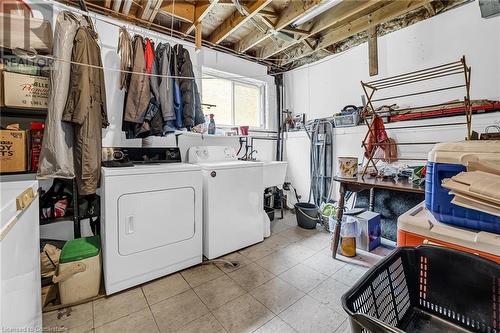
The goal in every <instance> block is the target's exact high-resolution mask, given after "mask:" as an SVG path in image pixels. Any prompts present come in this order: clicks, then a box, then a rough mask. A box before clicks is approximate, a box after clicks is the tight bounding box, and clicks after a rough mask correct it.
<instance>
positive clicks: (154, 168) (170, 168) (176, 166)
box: [101, 163, 201, 177]
mask: <svg viewBox="0 0 500 333" xmlns="http://www.w3.org/2000/svg"><path fill="white" fill-rule="evenodd" d="M101 170H102V175H103V176H104V177H108V176H127V175H147V174H156V173H169V172H190V171H200V170H201V168H200V167H199V166H197V165H196V164H189V163H149V164H135V165H134V166H132V167H116V168H110V167H107V168H106V167H102V168H101Z"/></svg>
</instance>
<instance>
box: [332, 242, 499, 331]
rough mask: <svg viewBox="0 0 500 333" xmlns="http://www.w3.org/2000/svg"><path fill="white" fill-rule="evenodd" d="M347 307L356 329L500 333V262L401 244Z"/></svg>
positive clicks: (349, 296) (346, 300)
mask: <svg viewBox="0 0 500 333" xmlns="http://www.w3.org/2000/svg"><path fill="white" fill-rule="evenodd" d="M342 306H343V307H344V310H345V311H346V312H347V313H348V314H349V317H350V318H349V319H350V321H351V327H352V329H353V332H355V333H358V332H373V333H379V332H426V333H427V332H429V333H432V332H482V333H500V264H498V263H496V262H494V261H490V260H488V259H484V258H482V257H479V256H477V255H474V254H469V253H466V252H461V251H457V250H452V249H447V248H444V247H438V246H431V245H429V246H427V245H426V246H419V247H416V248H414V247H402V248H398V249H397V250H395V251H394V253H392V254H391V255H390V256H388V257H386V258H385V259H384V260H382V261H381V262H379V263H378V264H377V265H376V266H374V267H373V268H372V269H371V270H370V271H368V272H367V273H366V274H365V275H364V276H363V277H362V278H361V279H360V280H359V281H358V282H357V283H356V284H355V285H354V286H353V287H352V288H351V289H350V290H349V291H348V292H347V293H346V294H344V295H343V297H342Z"/></svg>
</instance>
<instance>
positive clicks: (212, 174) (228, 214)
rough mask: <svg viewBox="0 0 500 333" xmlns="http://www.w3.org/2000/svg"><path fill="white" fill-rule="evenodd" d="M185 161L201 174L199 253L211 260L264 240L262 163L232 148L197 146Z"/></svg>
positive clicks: (190, 151)
mask: <svg viewBox="0 0 500 333" xmlns="http://www.w3.org/2000/svg"><path fill="white" fill-rule="evenodd" d="M188 161H189V163H194V164H195V165H197V166H198V167H200V168H201V169H202V174H203V255H204V256H205V257H207V258H208V259H213V258H217V257H220V256H222V255H225V254H227V253H230V252H234V251H237V250H239V249H242V248H244V247H247V246H249V245H252V244H255V243H258V242H261V241H263V240H264V230H263V227H262V225H263V210H262V207H263V163H261V162H253V161H240V160H238V158H237V156H236V152H235V150H234V149H233V148H232V147H223V146H198V147H191V148H190V149H189V152H188Z"/></svg>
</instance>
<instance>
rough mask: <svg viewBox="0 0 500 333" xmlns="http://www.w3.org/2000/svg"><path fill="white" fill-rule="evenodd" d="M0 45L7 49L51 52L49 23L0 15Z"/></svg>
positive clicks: (29, 18) (23, 17)
mask: <svg viewBox="0 0 500 333" xmlns="http://www.w3.org/2000/svg"><path fill="white" fill-rule="evenodd" d="M0 27H2V28H3V30H4V31H3V32H2V33H0V44H2V45H4V46H5V47H7V48H9V49H15V48H21V49H30V48H33V49H35V50H37V51H38V52H39V53H50V52H51V50H52V26H51V25H50V22H49V21H46V20H42V19H39V18H34V17H25V16H22V15H14V14H13V15H10V14H5V13H0Z"/></svg>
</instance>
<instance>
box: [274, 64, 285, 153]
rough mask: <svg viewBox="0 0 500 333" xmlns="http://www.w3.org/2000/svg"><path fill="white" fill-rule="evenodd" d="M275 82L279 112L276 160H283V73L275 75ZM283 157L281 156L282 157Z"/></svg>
mask: <svg viewBox="0 0 500 333" xmlns="http://www.w3.org/2000/svg"><path fill="white" fill-rule="evenodd" d="M274 82H275V84H276V114H277V117H276V118H277V124H276V136H277V138H276V161H281V160H282V154H281V150H282V137H281V132H282V129H281V119H282V114H281V113H282V110H281V90H282V89H283V74H279V75H276V76H275V77H274ZM280 157H281V158H280Z"/></svg>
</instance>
